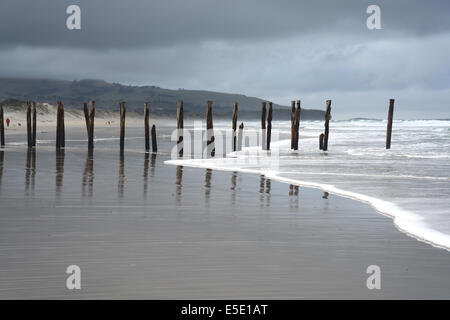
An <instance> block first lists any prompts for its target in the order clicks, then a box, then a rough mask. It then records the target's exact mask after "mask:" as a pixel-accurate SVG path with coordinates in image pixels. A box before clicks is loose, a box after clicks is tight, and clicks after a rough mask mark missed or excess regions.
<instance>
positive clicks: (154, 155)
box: [150, 153, 156, 178]
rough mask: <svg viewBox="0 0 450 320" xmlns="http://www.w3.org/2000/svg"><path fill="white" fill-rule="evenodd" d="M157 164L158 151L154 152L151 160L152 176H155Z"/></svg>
mask: <svg viewBox="0 0 450 320" xmlns="http://www.w3.org/2000/svg"><path fill="white" fill-rule="evenodd" d="M155 165H156V153H152V159H151V160H150V168H151V170H150V176H151V177H152V178H153V177H154V176H155Z"/></svg>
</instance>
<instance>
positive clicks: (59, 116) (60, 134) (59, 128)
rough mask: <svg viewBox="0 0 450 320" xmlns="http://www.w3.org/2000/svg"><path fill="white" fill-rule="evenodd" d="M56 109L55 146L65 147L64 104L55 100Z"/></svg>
mask: <svg viewBox="0 0 450 320" xmlns="http://www.w3.org/2000/svg"><path fill="white" fill-rule="evenodd" d="M57 105H58V107H57V109H56V148H57V149H59V148H64V147H65V129H64V105H63V103H62V102H61V101H58V102H57Z"/></svg>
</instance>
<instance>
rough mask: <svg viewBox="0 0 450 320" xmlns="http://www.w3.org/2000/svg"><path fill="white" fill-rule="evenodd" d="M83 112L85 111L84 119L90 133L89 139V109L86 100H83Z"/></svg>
mask: <svg viewBox="0 0 450 320" xmlns="http://www.w3.org/2000/svg"><path fill="white" fill-rule="evenodd" d="M83 113H84V120H85V121H86V131H87V133H88V139H89V109H88V105H87V103H86V102H83Z"/></svg>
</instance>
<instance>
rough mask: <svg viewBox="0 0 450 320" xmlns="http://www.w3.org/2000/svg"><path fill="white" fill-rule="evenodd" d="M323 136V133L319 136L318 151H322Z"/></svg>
mask: <svg viewBox="0 0 450 320" xmlns="http://www.w3.org/2000/svg"><path fill="white" fill-rule="evenodd" d="M323 136H324V134H323V133H321V134H320V136H319V149H320V150H323Z"/></svg>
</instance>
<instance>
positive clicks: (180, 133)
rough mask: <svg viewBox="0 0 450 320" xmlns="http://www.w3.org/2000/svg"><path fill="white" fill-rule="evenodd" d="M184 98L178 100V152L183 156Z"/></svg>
mask: <svg viewBox="0 0 450 320" xmlns="http://www.w3.org/2000/svg"><path fill="white" fill-rule="evenodd" d="M183 126H184V124H183V100H178V106H177V137H178V138H177V152H178V156H179V157H182V156H183V149H184V148H183V144H184V142H183Z"/></svg>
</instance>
